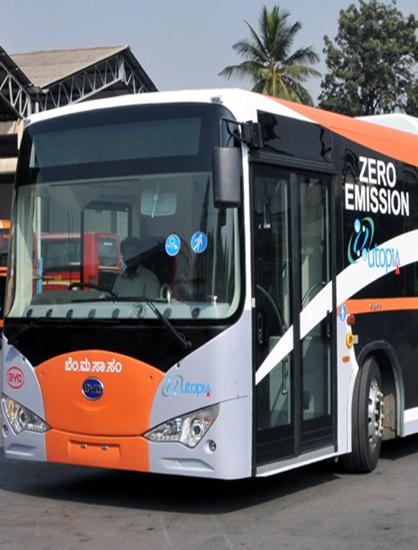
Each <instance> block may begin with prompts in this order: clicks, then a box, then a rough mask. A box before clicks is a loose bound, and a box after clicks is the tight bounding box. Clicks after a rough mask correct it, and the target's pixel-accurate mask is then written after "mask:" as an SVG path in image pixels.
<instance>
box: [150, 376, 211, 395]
mask: <svg viewBox="0 0 418 550" xmlns="http://www.w3.org/2000/svg"><path fill="white" fill-rule="evenodd" d="M161 393H162V394H163V396H164V397H172V396H173V397H175V396H177V395H180V394H181V395H194V396H195V397H200V396H201V395H206V397H210V396H211V395H212V388H211V387H210V385H209V384H205V383H201V382H188V381H186V380H184V378H183V376H181V375H180V374H177V375H176V376H168V377H167V379H166V381H165V382H164V385H163V387H162V390H161Z"/></svg>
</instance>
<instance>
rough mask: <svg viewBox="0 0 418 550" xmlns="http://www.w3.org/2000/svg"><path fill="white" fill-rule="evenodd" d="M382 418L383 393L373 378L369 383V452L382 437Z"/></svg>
mask: <svg viewBox="0 0 418 550" xmlns="http://www.w3.org/2000/svg"><path fill="white" fill-rule="evenodd" d="M383 419H384V414H383V393H382V392H381V390H380V387H379V384H378V382H377V380H376V378H373V380H372V381H371V383H370V390H369V407H368V427H369V446H370V450H371V452H373V451H374V450H375V449H376V446H377V444H378V443H379V441H380V440H381V439H382V434H383Z"/></svg>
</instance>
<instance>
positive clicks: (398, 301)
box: [346, 298, 418, 315]
mask: <svg viewBox="0 0 418 550" xmlns="http://www.w3.org/2000/svg"><path fill="white" fill-rule="evenodd" d="M346 306H347V312H348V314H350V315H352V314H354V315H356V314H359V313H381V312H384V311H408V310H414V309H416V310H418V298H376V299H373V298H367V299H363V300H348V302H346Z"/></svg>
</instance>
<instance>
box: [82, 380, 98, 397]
mask: <svg viewBox="0 0 418 550" xmlns="http://www.w3.org/2000/svg"><path fill="white" fill-rule="evenodd" d="M103 390H104V387H103V384H102V383H101V382H100V380H98V379H97V378H87V379H86V380H84V382H83V385H82V387H81V392H82V394H83V395H84V397H85V398H86V399H90V401H96V400H97V399H100V398H101V396H102V395H103Z"/></svg>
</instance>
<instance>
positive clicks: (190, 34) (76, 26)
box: [0, 0, 418, 99]
mask: <svg viewBox="0 0 418 550" xmlns="http://www.w3.org/2000/svg"><path fill="white" fill-rule="evenodd" d="M385 1H386V0H385ZM389 1H390V0H387V2H389ZM352 3H356V4H357V3H358V2H357V0H276V1H269V0H264V1H263V0H260V1H259V0H205V1H203V0H54V1H51V0H0V46H2V47H3V48H4V49H5V50H6V52H7V53H8V54H13V53H21V52H31V51H39V50H53V49H66V48H88V47H93V46H114V45H128V46H129V47H130V48H131V50H132V52H133V54H134V55H135V56H136V58H137V59H138V61H139V62H140V64H141V65H142V67H143V68H144V69H145V71H146V72H147V74H148V75H149V77H150V78H151V80H152V81H153V82H154V84H155V85H156V86H157V88H158V89H159V90H161V91H166V90H178V89H188V88H231V87H240V88H244V89H250V88H251V86H250V82H249V81H248V80H239V79H230V80H228V79H226V78H225V77H220V76H218V73H219V72H220V71H221V70H222V69H223V68H224V67H225V66H227V65H234V64H238V63H239V62H241V61H242V60H241V58H240V57H238V56H237V54H236V53H235V52H234V51H233V50H232V45H233V44H234V43H235V42H237V41H239V40H242V39H245V38H248V31H247V27H246V25H245V21H248V22H249V23H250V24H251V25H252V26H253V27H255V28H257V25H258V19H259V15H260V12H261V9H262V7H263V6H264V5H265V6H267V7H268V8H271V7H272V6H274V5H276V4H278V5H279V6H280V7H281V8H283V9H284V10H286V11H288V12H289V13H290V17H289V21H290V22H294V21H296V20H298V21H300V22H301V24H302V29H301V31H300V32H299V33H298V35H297V38H296V40H295V43H294V49H296V48H297V47H300V46H308V45H310V46H313V48H314V49H315V51H316V52H317V53H318V54H319V55H320V57H321V62H320V64H319V65H317V67H316V68H317V69H318V70H319V71H320V72H321V73H322V74H325V72H326V66H325V62H324V55H323V53H322V49H323V45H324V42H323V37H324V35H325V34H326V35H328V36H329V37H330V38H334V37H335V35H336V33H337V28H338V15H339V12H340V10H341V9H346V8H347V7H348V6H349V5H350V4H352ZM397 6H398V8H399V9H400V10H401V11H402V12H403V13H404V14H405V15H409V14H410V13H413V14H414V15H415V16H416V17H417V18H418V0H398V2H397ZM320 81H321V79H320V78H319V79H310V80H309V81H307V83H306V87H307V88H308V90H309V91H310V93H311V94H312V96H313V97H314V99H316V98H317V96H318V94H319V92H320Z"/></svg>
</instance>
